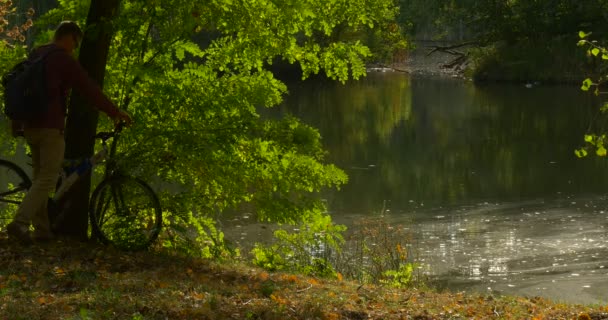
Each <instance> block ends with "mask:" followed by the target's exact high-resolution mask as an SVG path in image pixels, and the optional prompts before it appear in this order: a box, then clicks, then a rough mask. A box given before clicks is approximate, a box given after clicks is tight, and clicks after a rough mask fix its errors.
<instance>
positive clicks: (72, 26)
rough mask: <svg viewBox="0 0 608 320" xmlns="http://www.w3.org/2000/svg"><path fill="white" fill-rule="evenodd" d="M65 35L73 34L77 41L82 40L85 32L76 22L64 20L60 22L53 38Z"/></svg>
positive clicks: (57, 38)
mask: <svg viewBox="0 0 608 320" xmlns="http://www.w3.org/2000/svg"><path fill="white" fill-rule="evenodd" d="M65 36H72V37H74V40H75V41H76V42H80V40H82V36H83V33H82V30H81V29H80V27H79V26H78V24H76V22H74V21H63V22H62V23H60V24H59V26H58V27H57V29H55V35H54V36H53V40H59V39H61V38H63V37H65Z"/></svg>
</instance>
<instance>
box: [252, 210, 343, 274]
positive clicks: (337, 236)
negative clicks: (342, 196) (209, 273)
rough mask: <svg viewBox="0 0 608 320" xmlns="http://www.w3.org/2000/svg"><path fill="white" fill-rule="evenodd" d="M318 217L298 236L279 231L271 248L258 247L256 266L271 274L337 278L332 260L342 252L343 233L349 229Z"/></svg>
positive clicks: (254, 258)
mask: <svg viewBox="0 0 608 320" xmlns="http://www.w3.org/2000/svg"><path fill="white" fill-rule="evenodd" d="M318 214H319V216H318V218H315V219H309V221H312V223H308V224H305V225H303V227H302V229H300V230H296V231H295V232H292V233H290V232H288V231H286V230H284V229H281V230H277V231H275V233H274V235H275V239H276V241H275V243H273V244H271V245H268V246H266V245H263V244H260V243H257V244H256V245H255V248H254V249H253V250H252V255H253V263H254V264H255V265H256V266H259V267H261V268H264V269H266V270H269V271H278V270H284V271H293V272H298V273H301V274H305V275H315V276H320V277H336V276H337V273H336V271H335V270H334V267H333V266H332V264H331V261H330V259H331V258H330V257H331V255H332V254H333V253H336V252H340V250H341V249H340V248H341V246H342V244H343V243H344V239H343V237H342V235H341V233H342V232H343V231H344V230H346V228H345V227H343V226H340V225H335V224H333V223H332V222H331V219H330V218H329V216H327V215H324V214H321V213H320V212H318Z"/></svg>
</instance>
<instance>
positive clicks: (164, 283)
mask: <svg viewBox="0 0 608 320" xmlns="http://www.w3.org/2000/svg"><path fill="white" fill-rule="evenodd" d="M158 287H159V288H161V289H165V288H168V287H169V284H168V283H166V282H159V283H158Z"/></svg>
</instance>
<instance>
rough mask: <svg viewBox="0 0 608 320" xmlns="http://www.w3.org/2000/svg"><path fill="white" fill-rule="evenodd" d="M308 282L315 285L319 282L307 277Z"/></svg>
mask: <svg viewBox="0 0 608 320" xmlns="http://www.w3.org/2000/svg"><path fill="white" fill-rule="evenodd" d="M308 283H310V284H312V285H317V284H319V281H317V280H315V279H308Z"/></svg>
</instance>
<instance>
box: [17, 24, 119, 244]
mask: <svg viewBox="0 0 608 320" xmlns="http://www.w3.org/2000/svg"><path fill="white" fill-rule="evenodd" d="M82 36H83V33H82V30H81V29H80V27H78V25H77V24H76V23H74V22H71V21H65V22H62V23H61V24H60V25H59V27H57V30H55V35H54V37H53V42H52V43H51V44H48V45H45V46H42V47H40V48H38V49H36V50H34V52H32V54H30V57H29V59H36V58H37V57H40V56H41V55H44V54H47V56H46V58H45V65H46V77H47V86H48V96H49V108H48V112H46V113H45V114H43V115H41V116H39V117H37V118H36V119H34V120H32V121H29V122H26V123H24V124H23V126H22V127H23V134H24V136H25V138H26V140H27V143H28V144H29V145H30V148H31V151H32V160H33V169H34V176H33V183H32V187H31V188H30V190H29V192H28V193H27V195H26V196H25V198H24V199H23V203H22V204H21V206H20V207H19V210H18V211H17V214H16V216H15V218H14V220H13V222H11V223H10V224H9V225H8V226H7V231H8V235H9V237H11V238H15V239H17V240H19V241H21V242H24V243H31V242H32V238H31V237H30V234H29V226H30V224H32V225H33V226H34V234H33V238H34V240H37V241H45V240H50V239H51V238H52V237H53V235H52V233H51V230H50V225H49V219H48V214H47V199H48V195H49V193H50V192H51V191H52V190H53V189H54V187H55V185H56V183H57V179H58V176H59V171H60V169H61V164H62V162H63V155H64V151H65V141H64V137H63V131H64V128H65V116H66V113H67V97H68V93H69V90H70V89H72V88H73V89H75V90H76V91H78V92H79V93H80V94H82V95H83V96H84V97H86V98H88V100H89V101H90V102H91V104H92V105H94V106H95V107H97V109H99V110H101V111H103V112H105V113H106V114H107V115H108V116H109V117H110V118H112V119H114V120H115V121H117V122H118V121H124V122H127V124H129V123H131V117H130V116H129V115H128V114H127V113H125V112H123V111H120V110H118V108H116V106H114V104H113V103H112V102H111V101H110V100H109V99H108V98H107V97H106V96H105V95H104V94H103V92H102V91H101V89H100V88H99V86H97V85H96V84H95V83H94V82H93V80H92V79H90V78H89V76H88V75H87V73H86V72H85V70H84V69H83V68H82V67H81V66H80V64H79V63H78V62H77V61H76V60H75V59H74V58H73V56H72V55H73V53H74V50H75V49H76V48H77V47H78V45H79V43H80V40H81V39H82ZM17 127H19V126H18V125H16V124H13V128H17Z"/></svg>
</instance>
